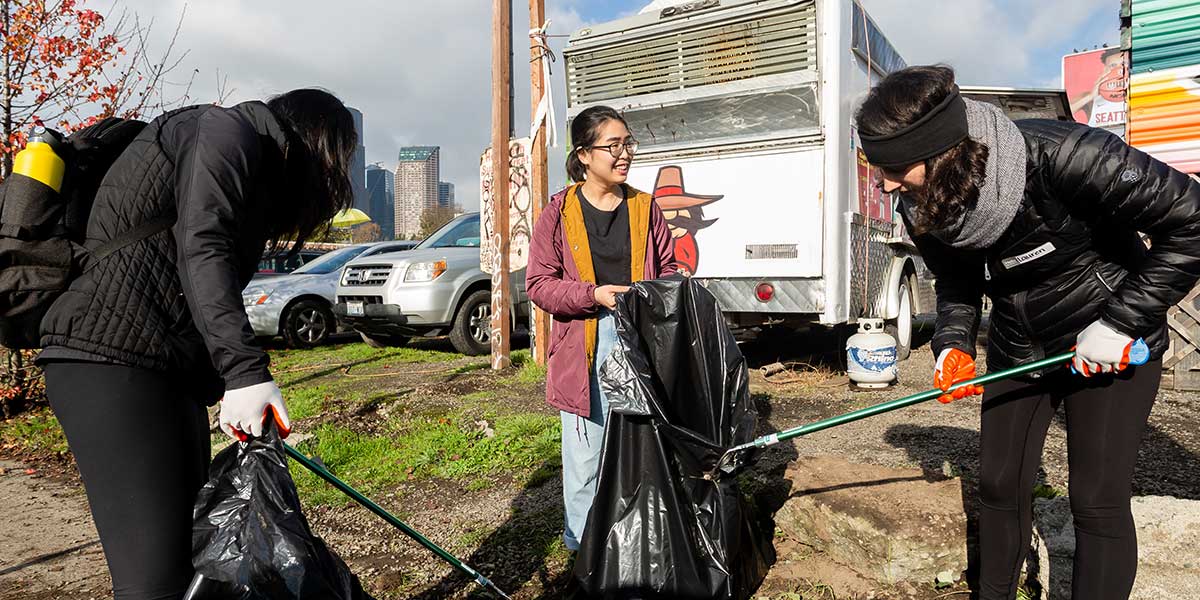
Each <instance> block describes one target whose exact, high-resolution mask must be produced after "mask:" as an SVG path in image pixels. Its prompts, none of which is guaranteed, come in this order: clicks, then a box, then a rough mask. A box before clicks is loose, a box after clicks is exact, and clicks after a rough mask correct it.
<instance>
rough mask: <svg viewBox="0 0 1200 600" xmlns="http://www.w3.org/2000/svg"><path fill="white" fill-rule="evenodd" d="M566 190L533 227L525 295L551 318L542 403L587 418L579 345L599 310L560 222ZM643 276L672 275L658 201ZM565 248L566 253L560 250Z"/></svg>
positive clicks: (586, 375)
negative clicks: (544, 398) (589, 321)
mask: <svg viewBox="0 0 1200 600" xmlns="http://www.w3.org/2000/svg"><path fill="white" fill-rule="evenodd" d="M566 192H567V190H562V191H560V192H559V193H557V194H555V195H554V197H552V198H551V199H550V204H549V205H547V206H546V208H545V210H543V211H542V216H541V217H540V218H539V219H538V222H537V223H536V224H535V225H534V228H533V239H532V240H531V241H530V243H529V267H528V268H527V270H526V271H525V287H526V289H527V291H528V292H529V299H530V300H532V301H533V303H534V304H536V305H537V306H538V308H541V309H542V310H544V311H546V312H548V313H550V315H551V316H552V318H553V321H554V323H553V326H552V327H553V329H552V331H551V333H550V345H549V346H548V349H549V350H548V356H549V359H548V360H547V373H546V401H547V402H549V403H550V405H551V406H554V407H556V408H558V409H559V410H563V411H566V412H569V413H572V414H576V415H579V416H581V417H585V418H586V417H589V416H591V415H590V413H591V406H592V404H591V392H590V389H591V388H590V385H589V384H590V373H588V364H587V354H586V352H585V348H584V320H585V319H587V318H589V317H594V316H595V315H596V313H597V311H599V309H600V305H598V304H596V299H595V296H594V295H593V293H594V291H595V289H596V285H595V284H593V283H585V282H583V281H580V278H579V269H578V268H577V267H576V266H575V259H574V258H573V257H572V256H571V252H570V249H569V246H568V240H567V239H566V238H565V236H566V233H565V231H564V229H563V226H562V207H563V202H564V200H565V198H566V195H567V194H566ZM646 244H647V246H648V247H647V248H646V265H645V273H646V277H645V278H646V279H658V278H660V277H666V276H668V275H673V274H674V273H675V271H676V267H675V251H674V244H673V241H672V239H671V232H670V230H669V229H668V228H667V221H666V219H665V218H663V214H662V211H661V210H660V209H659V208H658V205H657V204H651V206H650V232H649V235H648V236H647V239H646ZM564 249H566V251H565V252H564Z"/></svg>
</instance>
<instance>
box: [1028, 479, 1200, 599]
mask: <svg viewBox="0 0 1200 600" xmlns="http://www.w3.org/2000/svg"><path fill="white" fill-rule="evenodd" d="M1132 508H1133V521H1134V523H1136V524H1137V537H1138V574H1137V580H1136V581H1135V582H1134V584H1133V593H1132V594H1131V595H1130V600H1194V599H1195V598H1200V545H1198V544H1200V501H1196V500H1180V499H1178V498H1166V497H1162V496H1141V497H1137V498H1134V499H1133V502H1132ZM1033 512H1034V518H1035V520H1036V526H1035V535H1034V548H1035V549H1036V550H1037V553H1036V556H1037V559H1036V560H1037V562H1036V563H1033V558H1032V556H1033V555H1032V553H1031V561H1030V565H1029V566H1028V570H1029V572H1031V573H1033V574H1036V577H1037V580H1038V583H1039V584H1040V585H1041V588H1042V589H1043V590H1045V591H1046V593H1045V594H1043V598H1046V599H1047V600H1068V599H1070V597H1071V564H1072V560H1073V559H1074V556H1075V524H1074V521H1073V520H1072V519H1071V506H1070V502H1069V501H1068V499H1067V498H1066V497H1060V498H1053V499H1049V500H1047V499H1038V500H1036V501H1035V502H1034V510H1033ZM1045 567H1048V568H1045Z"/></svg>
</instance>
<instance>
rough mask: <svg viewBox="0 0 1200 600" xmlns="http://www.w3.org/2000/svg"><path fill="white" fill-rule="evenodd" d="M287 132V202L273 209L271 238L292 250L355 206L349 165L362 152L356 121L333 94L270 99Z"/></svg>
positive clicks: (303, 93)
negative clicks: (335, 216) (290, 245)
mask: <svg viewBox="0 0 1200 600" xmlns="http://www.w3.org/2000/svg"><path fill="white" fill-rule="evenodd" d="M267 107H269V108H270V109H271V113H272V114H274V115H275V118H276V119H278V120H279V123H280V125H282V126H283V129H284V131H285V132H287V137H288V146H287V152H286V160H285V163H286V165H285V167H284V168H285V171H286V173H285V175H284V182H283V183H284V185H283V188H284V189H285V190H286V196H284V197H282V198H281V201H282V202H283V203H285V205H284V206H279V207H278V208H279V210H276V211H275V215H274V216H275V218H274V219H272V221H273V222H272V224H271V230H270V231H269V232H268V233H269V237H270V239H271V240H272V241H273V242H274V243H276V244H278V243H279V242H281V241H283V240H285V239H292V240H294V241H295V243H294V244H293V245H292V251H293V252H295V251H297V250H299V249H300V247H301V246H303V245H304V241H305V240H307V239H308V238H309V237H311V236H312V235H313V233H315V232H317V231H319V230H320V229H322V228H323V227H325V226H327V224H328V223H329V221H330V219H332V218H333V216H334V215H335V214H337V213H338V211H341V210H344V209H347V208H350V207H351V206H353V205H354V188H353V185H352V184H351V179H350V169H351V168H352V167H351V166H350V165H351V163H352V162H353V160H354V152H355V150H356V149H357V148H358V132H357V131H356V130H355V128H354V117H353V116H352V115H351V114H350V111H349V110H346V105H345V104H342V101H341V100H339V99H338V98H337V96H334V95H333V94H331V93H329V92H327V91H325V90H318V89H299V90H292V91H290V92H287V93H285V94H280V95H278V96H275V97H274V98H271V99H270V100H268V101H267Z"/></svg>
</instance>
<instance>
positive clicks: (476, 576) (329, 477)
mask: <svg viewBox="0 0 1200 600" xmlns="http://www.w3.org/2000/svg"><path fill="white" fill-rule="evenodd" d="M283 449H284V450H286V451H287V453H288V456H290V457H292V458H293V459H295V460H296V462H298V463H300V464H302V465H304V466H305V467H307V468H308V470H309V471H312V472H313V473H316V474H317V476H318V477H320V478H321V479H324V480H325V481H327V482H329V484H330V485H332V486H333V487H335V488H337V489H339V490H341V491H342V492H343V493H345V494H346V495H347V496H350V497H351V498H353V499H354V500H355V501H357V502H358V503H359V504H361V505H363V506H365V507H366V508H367V510H370V511H371V512H373V513H375V514H377V515H379V516H380V517H381V518H382V519H383V520H384V521H387V522H388V523H391V524H392V525H394V526H396V528H397V529H399V530H400V531H403V532H404V534H405V535H407V536H408V537H410V538H412V539H414V540H416V541H417V542H418V543H420V544H421V545H422V546H425V547H426V548H428V549H429V551H430V552H433V553H434V554H436V555H438V557H440V558H441V559H442V560H444V561H446V562H448V563H450V564H451V565H453V566H454V567H455V568H456V569H458V570H460V571H462V572H463V573H466V574H467V576H468V577H470V578H471V579H473V580H474V581H475V583H478V584H479V585H481V586H483V587H484V588H485V589H487V590H490V591H491V592H492V593H494V594H496V595H497V596H499V597H501V598H504V600H511V598H509V597H508V594H505V593H504V592H503V591H502V590H501V589H500V588H498V587H496V584H494V583H492V582H491V581H490V580H489V579H488V578H487V577H484V576H483V575H482V574H480V573H479V571H476V570H475V569H472V568H471V567H469V566H468V565H466V564H465V563H463V562H462V561H461V560H458V559H457V558H455V556H454V555H453V554H450V553H449V552H446V551H445V550H443V549H442V548H441V547H440V546H438V545H437V544H435V543H433V542H431V541H429V540H428V539H426V537H425V536H423V535H421V533H420V532H419V531H417V530H416V529H413V528H412V527H409V526H408V525H407V524H406V523H405V522H404V521H401V520H400V519H397V518H396V517H395V516H394V515H392V513H389V512H388V511H386V510H384V509H383V508H382V507H380V506H379V505H378V504H375V503H374V502H372V501H371V499H370V498H367V497H366V496H364V495H362V494H360V493H359V492H358V490H356V489H354V488H352V487H350V486H349V485H347V484H346V482H344V481H342V480H341V479H338V478H337V477H336V476H335V475H334V474H333V473H330V472H329V471H328V470H326V469H325V468H324V467H322V466H321V465H318V464H317V463H315V462H313V461H312V460H310V459H309V458H308V457H307V456H304V455H303V454H301V453H300V451H299V450H296V449H295V448H293V447H291V446H290V445H288V444H284V445H283Z"/></svg>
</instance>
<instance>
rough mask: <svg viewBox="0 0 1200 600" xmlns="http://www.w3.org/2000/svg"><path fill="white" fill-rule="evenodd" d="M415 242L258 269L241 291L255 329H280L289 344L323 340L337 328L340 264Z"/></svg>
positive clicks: (266, 333)
mask: <svg viewBox="0 0 1200 600" xmlns="http://www.w3.org/2000/svg"><path fill="white" fill-rule="evenodd" d="M414 244H415V242H375V243H370V244H356V245H353V246H346V247H344V248H340V249H338V250H334V251H332V252H327V253H325V254H322V255H320V256H318V257H316V258H315V259H313V260H312V261H311V262H307V263H305V264H304V265H303V266H301V267H299V268H297V269H296V270H294V271H292V272H291V273H288V274H260V275H256V276H255V277H254V279H252V280H251V281H250V285H248V286H246V290H245V291H244V292H242V302H243V303H244V304H245V306H246V315H247V316H249V317H250V325H251V327H253V329H254V334H255V335H257V336H260V337H275V336H277V335H281V336H283V338H284V340H286V341H287V343H288V345H289V346H292V347H293V348H311V347H313V346H319V345H321V344H324V343H325V342H326V341H327V340H328V339H329V335H330V334H331V333H334V332H335V331H336V330H337V320H336V319H335V318H334V316H333V312H332V310H331V308H332V306H333V302H334V297H335V295H334V294H335V292H336V291H337V284H338V277H339V275H340V274H341V271H342V267H343V266H344V265H345V264H346V263H347V262H349V261H350V260H352V259H354V258H358V257H360V256H374V255H377V254H384V253H389V252H400V251H403V250H406V249H409V248H411V247H412V246H413V245H414Z"/></svg>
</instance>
